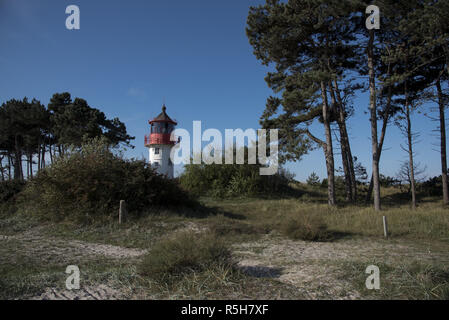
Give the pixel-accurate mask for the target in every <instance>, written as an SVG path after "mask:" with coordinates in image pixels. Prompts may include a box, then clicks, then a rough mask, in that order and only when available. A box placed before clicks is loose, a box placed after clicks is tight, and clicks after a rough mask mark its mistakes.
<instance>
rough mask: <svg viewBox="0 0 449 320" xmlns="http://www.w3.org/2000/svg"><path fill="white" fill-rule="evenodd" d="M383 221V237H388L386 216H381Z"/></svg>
mask: <svg viewBox="0 0 449 320" xmlns="http://www.w3.org/2000/svg"><path fill="white" fill-rule="evenodd" d="M383 222H384V236H385V238H388V225H387V217H386V216H383Z"/></svg>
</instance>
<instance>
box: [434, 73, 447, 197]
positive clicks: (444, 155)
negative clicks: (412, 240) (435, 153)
mask: <svg viewBox="0 0 449 320" xmlns="http://www.w3.org/2000/svg"><path fill="white" fill-rule="evenodd" d="M436 87H437V92H438V108H439V110H440V143H441V179H442V184H443V203H444V205H448V204H449V190H448V185H447V153H446V119H445V114H444V101H443V91H442V90H441V82H440V78H438V80H437V83H436Z"/></svg>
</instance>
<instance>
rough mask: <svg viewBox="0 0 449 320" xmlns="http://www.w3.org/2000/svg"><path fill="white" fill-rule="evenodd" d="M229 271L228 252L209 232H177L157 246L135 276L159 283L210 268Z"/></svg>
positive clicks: (152, 249)
mask: <svg viewBox="0 0 449 320" xmlns="http://www.w3.org/2000/svg"><path fill="white" fill-rule="evenodd" d="M211 268H212V269H217V268H218V269H225V270H230V271H231V270H232V269H233V262H232V259H231V251H230V249H229V248H228V247H227V246H226V245H225V244H224V242H223V241H221V240H220V239H218V238H217V237H216V236H215V235H214V234H213V233H205V234H204V233H202V234H195V233H193V232H181V233H178V234H175V236H174V237H173V238H169V239H166V240H163V241H161V242H159V243H157V244H156V245H155V246H153V247H152V248H151V249H150V252H149V253H148V254H147V255H146V256H145V257H144V258H143V260H142V262H141V264H140V265H139V273H140V274H142V275H144V276H146V277H149V278H151V279H153V280H156V281H158V282H162V283H172V282H174V281H179V280H181V279H182V278H183V276H185V275H188V274H191V273H201V272H204V271H206V270H210V269H211Z"/></svg>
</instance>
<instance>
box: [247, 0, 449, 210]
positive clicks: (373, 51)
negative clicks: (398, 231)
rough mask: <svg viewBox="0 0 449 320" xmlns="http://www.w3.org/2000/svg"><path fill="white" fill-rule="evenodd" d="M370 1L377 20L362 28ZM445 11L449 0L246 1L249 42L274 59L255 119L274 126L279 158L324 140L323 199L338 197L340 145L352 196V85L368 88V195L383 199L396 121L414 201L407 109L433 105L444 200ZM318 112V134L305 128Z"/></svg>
mask: <svg viewBox="0 0 449 320" xmlns="http://www.w3.org/2000/svg"><path fill="white" fill-rule="evenodd" d="M369 5H376V6H378V7H379V9H380V29H373V28H371V29H369V28H367V24H366V23H368V24H370V23H372V22H371V17H369V14H370V13H369V14H367V13H366V10H367V7H368V6H369ZM447 17H449V1H446V0H440V1H437V0H381V1H363V0H343V1H342V0H289V1H287V2H285V1H282V2H281V1H279V0H267V1H266V4H264V5H260V6H257V7H251V8H250V12H249V16H248V20H247V29H246V32H247V36H248V38H249V41H250V44H251V45H252V47H253V49H254V54H255V56H256V57H257V58H258V59H259V60H260V61H261V62H262V63H263V64H264V65H266V66H271V67H273V71H271V72H269V73H268V74H267V76H266V78H265V80H266V82H267V84H268V86H269V87H270V88H271V89H272V90H273V92H274V93H275V95H274V96H271V97H269V98H268V99H267V104H266V108H265V111H264V113H263V115H262V117H261V121H260V122H261V125H262V126H263V127H264V128H278V129H280V137H279V143H280V146H279V147H280V151H281V152H282V159H281V160H283V161H285V160H299V159H301V157H302V156H303V155H304V154H306V153H307V152H308V151H310V150H311V149H313V148H316V147H318V148H321V149H322V150H323V152H324V159H325V162H326V168H327V181H328V183H327V185H328V202H329V204H330V205H335V204H336V200H335V180H336V177H335V171H336V169H335V164H334V153H335V149H336V148H337V147H339V149H340V153H341V162H342V166H343V172H344V179H345V188H346V199H347V201H349V202H355V201H356V200H357V196H358V195H357V180H356V171H357V170H356V168H355V164H354V158H355V157H354V155H353V154H352V150H351V144H350V138H349V137H350V135H349V133H348V127H347V125H346V121H347V119H348V118H349V117H351V115H352V114H353V113H354V106H353V104H352V98H353V97H354V96H355V95H356V94H357V93H359V92H368V93H369V105H368V109H367V111H368V113H369V115H370V122H369V124H368V123H367V125H369V126H370V128H371V149H372V177H371V183H370V188H369V192H368V195H367V201H371V198H372V195H374V208H375V209H376V210H380V209H381V203H380V160H381V153H382V149H383V146H384V142H385V139H386V137H387V128H388V127H389V125H390V124H391V123H393V124H395V125H398V126H399V127H400V129H401V131H402V132H403V134H404V143H403V145H402V147H403V149H404V150H405V154H406V155H407V166H408V170H407V172H409V175H410V188H411V190H410V193H411V198H412V199H411V200H412V207H413V208H414V207H415V206H416V178H415V172H414V168H415V164H414V162H415V160H414V156H415V153H414V144H415V143H416V137H417V135H418V133H416V132H414V131H413V123H412V114H413V113H414V112H415V111H416V110H417V109H423V108H424V106H427V105H433V106H437V107H438V110H439V111H438V122H439V125H438V130H439V144H440V145H441V175H442V182H443V183H442V189H443V200H444V204H446V205H447V204H449V191H448V182H447V160H446V127H445V108H446V107H447V104H448V94H447V92H445V91H446V90H447V88H448V86H447V85H448V76H449V23H447ZM367 19H368V21H367ZM359 110H360V108H359ZM365 110H366V109H365ZM419 111H422V112H421V114H425V113H427V111H425V110H419ZM317 122H318V123H321V124H322V126H323V133H324V139H321V138H319V136H318V135H316V133H313V132H312V130H311V125H312V123H317ZM333 132H336V136H337V139H335V138H333ZM334 140H336V141H337V142H338V143H339V146H336V145H335V141H334Z"/></svg>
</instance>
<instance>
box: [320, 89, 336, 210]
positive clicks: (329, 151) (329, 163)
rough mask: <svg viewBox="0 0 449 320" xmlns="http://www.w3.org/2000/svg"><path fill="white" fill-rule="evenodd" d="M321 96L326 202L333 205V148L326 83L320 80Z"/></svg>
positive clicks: (334, 202)
mask: <svg viewBox="0 0 449 320" xmlns="http://www.w3.org/2000/svg"><path fill="white" fill-rule="evenodd" d="M321 96H322V99H323V123H324V133H325V136H326V145H325V147H324V154H325V157H326V169H327V182H328V184H327V192H328V203H329V205H331V206H334V205H335V204H336V201H335V165H334V150H333V148H332V135H331V125H330V119H329V103H328V100H327V90H326V85H325V83H324V82H323V81H321Z"/></svg>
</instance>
